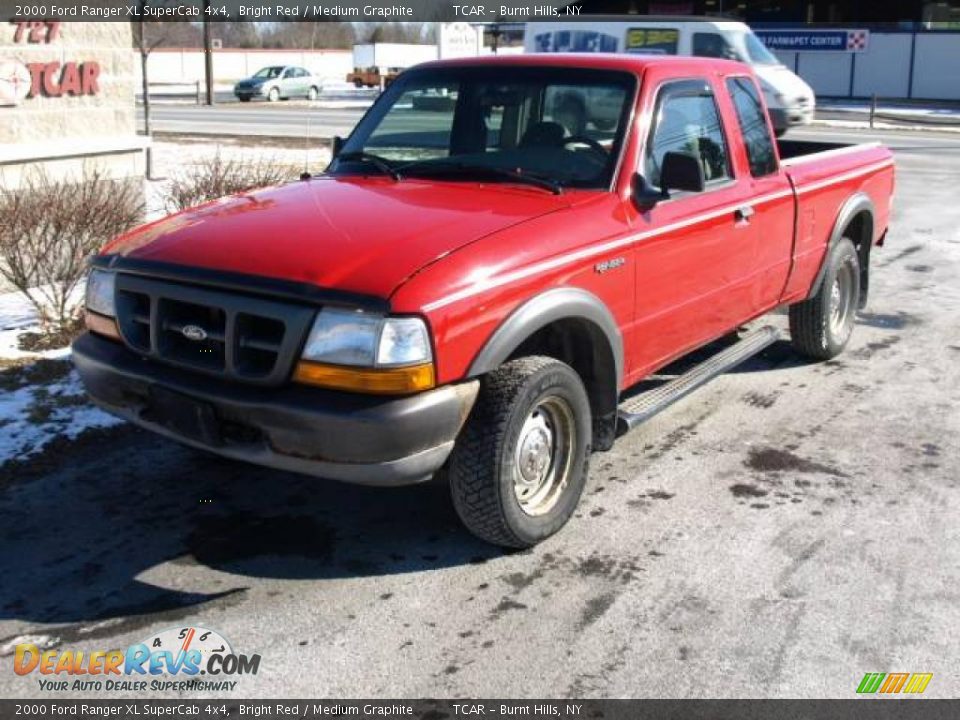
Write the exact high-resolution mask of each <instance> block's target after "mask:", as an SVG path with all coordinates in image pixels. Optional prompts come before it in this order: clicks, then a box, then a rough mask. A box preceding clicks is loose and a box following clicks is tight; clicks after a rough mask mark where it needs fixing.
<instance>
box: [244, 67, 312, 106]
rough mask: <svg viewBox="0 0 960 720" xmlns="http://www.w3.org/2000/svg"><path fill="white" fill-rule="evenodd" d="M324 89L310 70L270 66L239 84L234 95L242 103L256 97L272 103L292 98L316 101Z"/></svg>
mask: <svg viewBox="0 0 960 720" xmlns="http://www.w3.org/2000/svg"><path fill="white" fill-rule="evenodd" d="M322 88H323V81H322V80H321V79H320V78H319V77H317V76H316V75H314V74H313V73H311V72H310V71H309V70H306V69H304V68H302V67H296V66H293V65H269V66H267V67H264V68H260V69H259V70H257V72H255V73H254V74H253V75H251V76H250V77H248V78H247V79H246V80H241V81H240V82H238V83H237V84H236V85H235V86H234V88H233V94H234V95H236V96H237V97H238V98H239V99H240V102H250V100H251V99H252V98H255V97H260V98H266V99H267V100H269V101H270V102H276V101H277V100H289V99H290V98H292V97H305V98H307V99H308V100H316V99H317V97H318V96H319V95H320V90H321V89H322Z"/></svg>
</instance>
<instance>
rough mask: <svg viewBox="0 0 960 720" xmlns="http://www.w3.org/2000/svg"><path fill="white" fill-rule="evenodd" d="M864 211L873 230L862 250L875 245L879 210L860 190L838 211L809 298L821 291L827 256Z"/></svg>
mask: <svg viewBox="0 0 960 720" xmlns="http://www.w3.org/2000/svg"><path fill="white" fill-rule="evenodd" d="M862 212H865V213H867V215H868V216H869V217H870V226H871V230H870V237H869V238H868V241H867V247H866V248H864V249H863V250H862V251H861V252H862V253H863V254H865V255H866V254H868V253H869V252H870V247H871V246H872V245H873V229H874V228H875V219H876V217H877V211H876V208H875V207H874V204H873V200H871V199H870V196H869V195H867V194H866V193H865V192H858V193H855V194H853V195H851V196H850V197H849V198H847V200H846V202H844V203H843V205H842V206H841V207H840V212H839V213H837V219H836V220H835V221H834V223H833V230H831V231H830V239H829V240H828V241H827V248H826V251H825V252H824V253H823V260H821V261H820V269H819V270H818V271H817V275H816V277H815V278H814V279H813V284H812V285H811V286H810V292H809V293H808V294H807V299H809V298H812V297H813V296H815V295H816V294H817V293H818V292H820V287H821V285H823V277H824V275H825V274H826V272H827V258H828V257H829V256H830V251H831V250H833V248H834V247H835V246H836V244H837V243H838V242H840V240H841V239H842V238H843V232H844V231H845V230H846V229H847V227H848V226H849V225H850V221H851V220H853V218H855V217H856V216H857V215H859V214H860V213H862ZM862 259H863V258H861V260H862ZM866 270H867V268H865V267H861V268H860V271H861V273H864V272H866Z"/></svg>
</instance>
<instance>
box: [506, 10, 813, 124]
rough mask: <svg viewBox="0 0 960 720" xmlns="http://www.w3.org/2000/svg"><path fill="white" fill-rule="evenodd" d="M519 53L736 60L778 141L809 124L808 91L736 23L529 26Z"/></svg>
mask: <svg viewBox="0 0 960 720" xmlns="http://www.w3.org/2000/svg"><path fill="white" fill-rule="evenodd" d="M524 51H525V52H528V53H537V52H541V53H542V52H611V53H623V52H626V53H654V54H660V55H699V56H702V57H720V58H727V59H730V60H740V61H742V62H745V63H747V64H748V65H750V66H751V67H752V68H753V70H754V72H755V73H756V74H757V78H758V79H759V80H760V85H761V87H762V88H763V94H764V97H765V98H766V101H767V107H768V108H769V109H770V116H771V118H772V120H773V126H774V128H775V129H776V131H777V134H778V135H782V134H783V133H784V132H786V130H787V129H788V128H790V127H792V126H794V125H809V124H810V123H811V122H812V121H813V113H814V108H815V103H816V100H815V97H814V94H813V90H812V89H811V88H810V86H809V85H807V83H805V82H804V81H803V80H801V79H800V78H799V77H797V76H796V75H795V74H794V73H793V72H791V71H790V70H789V69H788V68H786V67H785V66H784V65H782V64H781V63H780V61H779V60H777V58H776V56H775V55H774V54H773V53H771V52H770V51H769V50H767V48H766V46H765V45H764V44H763V43H762V42H761V41H760V39H759V38H758V37H757V36H756V35H754V34H753V31H751V30H750V28H749V27H748V26H747V25H745V24H744V23H741V22H733V21H727V20H717V21H715V20H710V19H704V18H688V17H670V16H666V17H664V16H656V17H654V16H649V15H637V16H635V17H634V18H630V19H628V20H624V19H617V20H616V21H606V20H603V19H599V20H598V21H597V22H585V21H581V22H531V23H527V26H526V30H525V35H524Z"/></svg>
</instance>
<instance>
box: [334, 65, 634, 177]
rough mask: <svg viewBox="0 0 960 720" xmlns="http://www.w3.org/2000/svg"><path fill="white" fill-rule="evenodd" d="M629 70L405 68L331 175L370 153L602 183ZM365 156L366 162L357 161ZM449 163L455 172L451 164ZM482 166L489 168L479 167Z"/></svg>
mask: <svg viewBox="0 0 960 720" xmlns="http://www.w3.org/2000/svg"><path fill="white" fill-rule="evenodd" d="M634 86H635V79H634V77H633V76H632V75H630V74H628V73H619V72H609V71H596V70H580V69H570V68H531V67H505V66H497V67H451V68H433V69H425V70H420V71H413V72H408V73H406V74H404V75H403V76H402V77H401V78H400V79H398V80H397V81H396V82H394V83H393V84H392V85H390V87H389V88H388V89H387V91H386V92H385V93H384V95H383V96H382V97H381V99H380V100H379V101H378V102H377V103H376V104H375V105H374V106H373V108H372V109H371V111H370V113H369V114H368V115H367V116H366V117H365V118H364V119H363V120H362V121H361V122H360V124H359V125H358V126H357V128H356V130H354V132H353V134H352V135H351V136H350V137H349V139H348V140H347V141H346V143H345V144H344V147H343V150H342V153H341V155H342V156H343V157H344V160H338V161H336V162H335V163H334V164H333V166H332V167H331V171H332V172H333V173H335V174H347V173H355V172H363V171H365V170H366V171H368V170H369V158H368V159H367V162H366V163H365V162H364V161H362V160H361V155H360V153H366V154H367V155H370V154H372V155H375V156H376V159H378V160H382V161H384V162H386V163H388V164H389V166H390V168H392V169H394V170H397V171H398V172H400V173H401V174H402V175H412V174H416V175H419V176H428V175H430V174H431V172H435V173H436V174H437V177H440V176H441V174H442V176H443V178H444V179H457V178H461V179H472V176H471V170H473V171H475V173H474V176H473V177H476V178H479V177H481V176H482V179H484V180H487V179H489V178H499V179H501V180H504V181H509V176H508V175H507V173H501V172H499V171H509V173H513V174H514V175H516V174H518V173H519V174H523V175H527V176H529V177H536V178H540V179H545V180H548V181H550V182H553V183H556V184H558V185H563V186H570V187H584V188H606V187H608V186H609V184H610V181H611V179H612V177H613V172H614V169H615V167H616V163H617V159H618V157H619V154H620V146H621V142H622V138H623V131H624V126H625V124H626V123H627V119H628V116H629V109H630V106H631V102H632V100H633V96H634ZM364 165H366V167H364ZM453 167H455V168H456V169H457V170H458V172H457V173H456V174H453V173H451V172H450V170H451V169H453ZM484 169H486V170H487V171H488V172H483V171H484Z"/></svg>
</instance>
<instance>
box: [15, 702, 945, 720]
mask: <svg viewBox="0 0 960 720" xmlns="http://www.w3.org/2000/svg"><path fill="white" fill-rule="evenodd" d="M957 717H960V701H958V700H924V699H920V698H916V699H910V700H904V699H892V698H890V699H888V698H880V699H872V698H871V699H868V698H860V699H851V700H470V699H459V700H233V699H231V700H45V699H36V700H0V718H2V719H3V720H6V719H7V718H115V719H116V720H131V719H142V718H197V719H199V720H208V719H210V720H223V718H356V719H357V720H376V719H382V718H411V719H415V720H447V719H448V718H449V719H450V720H456V719H457V718H462V719H463V720H507V718H524V719H526V720H579V719H580V718H582V719H583V720H955V718H957Z"/></svg>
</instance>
